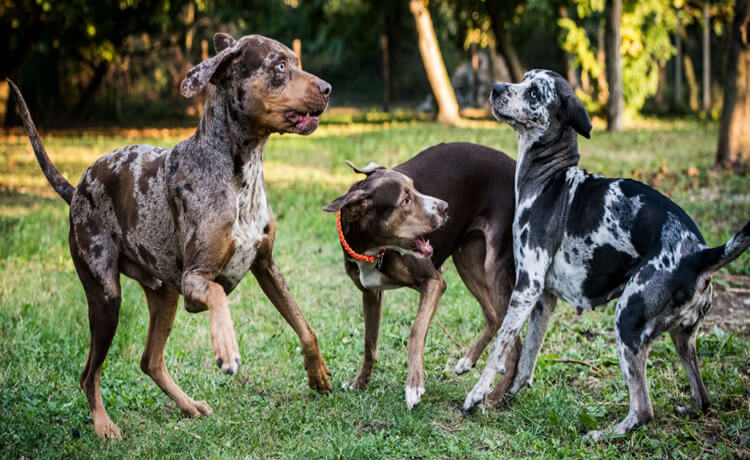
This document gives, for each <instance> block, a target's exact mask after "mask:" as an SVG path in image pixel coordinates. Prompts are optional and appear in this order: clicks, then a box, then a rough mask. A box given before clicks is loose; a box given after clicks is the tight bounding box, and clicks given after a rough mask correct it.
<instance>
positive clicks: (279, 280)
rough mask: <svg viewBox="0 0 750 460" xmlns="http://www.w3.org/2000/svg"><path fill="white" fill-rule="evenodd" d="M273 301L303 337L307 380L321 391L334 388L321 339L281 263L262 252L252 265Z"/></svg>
mask: <svg viewBox="0 0 750 460" xmlns="http://www.w3.org/2000/svg"><path fill="white" fill-rule="evenodd" d="M250 269H251V270H252V272H253V275H255V278H256V279H257V280H258V284H260V287H261V289H263V292H264V293H265V294H266V296H267V297H268V299H269V300H270V301H271V303H272V304H273V305H274V307H276V309H277V310H278V311H279V313H281V316H283V317H284V319H285V320H286V322H287V323H289V325H290V326H292V329H294V332H296V333H297V336H298V337H299V339H300V342H301V345H302V354H303V355H304V359H305V369H307V384H308V386H309V387H310V388H312V389H313V390H316V391H318V392H319V393H328V392H329V391H331V382H330V381H329V380H328V374H329V371H328V367H327V366H326V363H325V361H324V360H323V357H322V356H321V355H320V350H319V349H318V339H317V338H316V337H315V333H314V332H313V331H312V329H310V326H309V325H308V324H307V321H306V320H305V317H304V316H303V315H302V312H301V311H300V309H299V306H297V302H295V301H294V298H293V297H292V294H291V293H290V292H289V287H287V285H286V281H284V276H283V275H282V274H281V270H279V267H278V265H276V262H275V261H274V260H273V257H271V255H270V254H269V255H262V256H260V257H258V259H256V261H255V262H254V263H253V265H252V267H251V268H250Z"/></svg>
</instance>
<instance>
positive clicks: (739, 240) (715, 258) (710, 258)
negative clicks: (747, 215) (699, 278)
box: [692, 221, 750, 273]
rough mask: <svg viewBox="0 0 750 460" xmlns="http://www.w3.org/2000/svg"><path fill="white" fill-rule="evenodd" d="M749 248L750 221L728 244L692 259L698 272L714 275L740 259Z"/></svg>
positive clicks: (694, 256)
mask: <svg viewBox="0 0 750 460" xmlns="http://www.w3.org/2000/svg"><path fill="white" fill-rule="evenodd" d="M748 247H750V221H748V222H747V223H746V224H745V226H744V227H742V230H740V231H739V232H737V233H735V235H734V236H733V237H732V238H730V239H729V241H727V243H726V244H724V245H722V246H717V247H715V248H707V249H704V250H702V251H698V252H696V253H695V254H693V255H692V257H693V258H694V263H695V267H696V268H697V269H698V271H700V272H702V273H712V272H715V271H716V270H718V269H720V268H721V267H723V266H724V265H726V264H728V263H729V262H731V261H733V260H734V259H736V258H737V257H739V256H740V254H742V253H743V252H744V251H745V250H746V249H747V248H748Z"/></svg>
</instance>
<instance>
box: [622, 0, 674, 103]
mask: <svg viewBox="0 0 750 460" xmlns="http://www.w3.org/2000/svg"><path fill="white" fill-rule="evenodd" d="M624 3H625V7H624V9H623V15H622V16H623V17H622V30H621V33H622V48H621V52H622V53H623V60H622V74H623V85H624V89H625V108H626V110H628V111H629V112H630V115H631V116H635V115H636V114H637V113H638V112H640V110H641V108H642V107H643V104H644V103H645V102H646V98H648V97H649V96H653V95H654V94H656V90H657V88H658V86H659V68H660V67H662V66H664V65H666V63H667V60H669V58H670V57H671V56H672V55H673V54H674V53H675V48H674V46H673V45H672V43H671V40H670V35H669V34H670V32H672V31H674V29H675V27H676V25H677V20H676V17H675V10H674V8H673V7H672V2H671V0H645V1H644V0H638V1H635V0H633V1H626V2H624Z"/></svg>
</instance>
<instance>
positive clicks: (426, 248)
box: [415, 238, 432, 257]
mask: <svg viewBox="0 0 750 460" xmlns="http://www.w3.org/2000/svg"><path fill="white" fill-rule="evenodd" d="M415 244H416V246H417V251H419V252H420V253H421V254H422V255H423V256H426V257H429V256H431V255H432V245H431V244H430V241H429V240H425V239H424V238H417V240H416V241H415Z"/></svg>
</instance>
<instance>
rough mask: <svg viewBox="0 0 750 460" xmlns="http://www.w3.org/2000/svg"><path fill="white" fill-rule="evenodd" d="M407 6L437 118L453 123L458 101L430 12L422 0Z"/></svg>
mask: <svg viewBox="0 0 750 460" xmlns="http://www.w3.org/2000/svg"><path fill="white" fill-rule="evenodd" d="M409 8H410V9H411V12H412V14H413V15H414V20H415V21H416V24H417V34H418V35H419V52H420V54H421V55H422V61H423V62H424V68H425V71H426V72H427V79H428V80H429V81H430V86H431V87H432V92H433V93H434V94H435V100H436V101H437V104H438V120H439V121H440V122H442V123H449V124H455V123H456V122H458V120H459V115H458V103H457V102H456V95H455V94H454V93H453V87H451V81H450V78H448V72H447V71H446V70H445V64H444V63H443V56H442V55H441V54H440V48H439V47H438V43H437V38H436V37H435V29H434V28H433V26H432V19H431V18H430V12H429V11H428V10H427V7H426V6H425V2H424V0H410V2H409Z"/></svg>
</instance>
